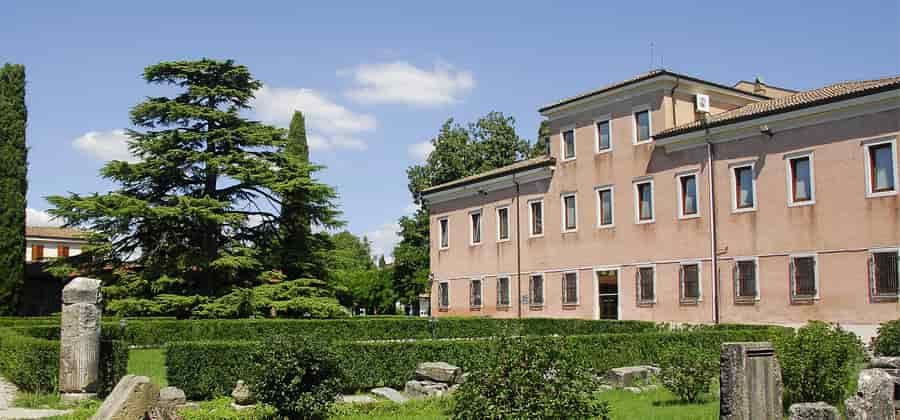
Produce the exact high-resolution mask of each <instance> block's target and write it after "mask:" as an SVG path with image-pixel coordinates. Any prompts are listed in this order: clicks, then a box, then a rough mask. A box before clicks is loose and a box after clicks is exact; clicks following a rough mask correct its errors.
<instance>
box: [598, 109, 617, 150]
mask: <svg viewBox="0 0 900 420" xmlns="http://www.w3.org/2000/svg"><path fill="white" fill-rule="evenodd" d="M604 122H605V123H606V124H607V126H608V127H609V147H607V148H606V149H600V128H599V127H597V125H598V124H600V123H604ZM612 133H613V123H612V115H610V114H606V115H602V116H600V117H599V118H595V119H594V154H597V155H600V154H604V153H609V152H612V150H613V143H614V142H613V134H612Z"/></svg>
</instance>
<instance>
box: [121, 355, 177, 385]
mask: <svg viewBox="0 0 900 420" xmlns="http://www.w3.org/2000/svg"><path fill="white" fill-rule="evenodd" d="M128 373H129V374H132V375H142V376H147V377H149V378H150V380H151V381H153V383H155V384H157V385H159V387H160V388H163V387H166V386H168V385H169V382H168V381H167V380H166V351H165V350H164V349H131V351H130V352H129V354H128Z"/></svg>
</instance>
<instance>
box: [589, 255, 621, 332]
mask: <svg viewBox="0 0 900 420" xmlns="http://www.w3.org/2000/svg"><path fill="white" fill-rule="evenodd" d="M591 270H592V272H593V273H594V274H593V278H594V296H595V299H597V300H596V301H595V303H594V320H599V319H600V300H599V298H600V274H599V273H600V272H601V271H615V272H616V319H622V300H623V299H622V267H621V266H599V267H594V268H592V269H591Z"/></svg>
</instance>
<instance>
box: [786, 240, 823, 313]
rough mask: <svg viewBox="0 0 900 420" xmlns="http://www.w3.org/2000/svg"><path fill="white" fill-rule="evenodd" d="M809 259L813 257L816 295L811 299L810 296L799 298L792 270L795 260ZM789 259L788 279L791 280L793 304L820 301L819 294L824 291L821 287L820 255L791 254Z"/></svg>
mask: <svg viewBox="0 0 900 420" xmlns="http://www.w3.org/2000/svg"><path fill="white" fill-rule="evenodd" d="M807 257H812V259H813V276H814V278H813V280H814V283H815V285H816V294H815V295H813V296H811V297H810V296H798V295H797V294H796V293H795V292H796V290H797V288H796V287H795V285H796V280H795V279H794V270H793V269H791V268H792V267H793V266H794V259H795V258H807ZM788 258H789V259H788V270H789V272H788V277H789V280H790V287H791V302H805V301H810V300H813V301H816V300H819V293H821V291H822V289H821V286H820V284H819V255H818V254H816V253H814V252H813V253H803V254H791V255H790V256H789V257H788Z"/></svg>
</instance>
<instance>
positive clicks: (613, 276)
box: [597, 270, 619, 319]
mask: <svg viewBox="0 0 900 420" xmlns="http://www.w3.org/2000/svg"><path fill="white" fill-rule="evenodd" d="M597 292H598V296H597V297H598V302H599V304H600V310H599V317H600V319H619V271H618V270H606V271H598V272H597Z"/></svg>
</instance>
